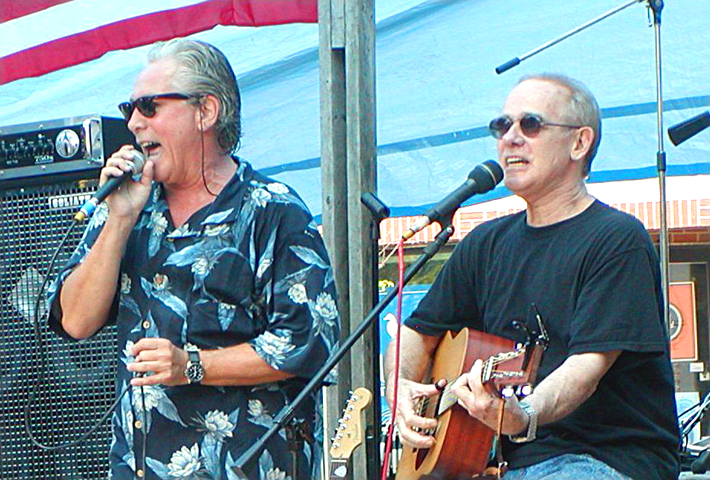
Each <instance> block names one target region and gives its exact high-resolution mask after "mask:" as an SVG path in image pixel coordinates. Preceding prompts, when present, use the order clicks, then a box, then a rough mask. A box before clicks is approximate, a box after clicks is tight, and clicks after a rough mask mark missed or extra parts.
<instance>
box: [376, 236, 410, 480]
mask: <svg viewBox="0 0 710 480" xmlns="http://www.w3.org/2000/svg"><path fill="white" fill-rule="evenodd" d="M397 264H398V267H399V281H398V283H397V336H396V337H395V355H394V394H393V395H392V397H393V398H392V414H391V416H390V428H389V431H388V432H387V445H386V446H385V455H384V459H383V460H382V474H381V476H380V478H381V480H386V479H387V466H388V465H389V458H390V452H391V451H392V436H393V433H394V423H395V418H396V415H397V394H398V392H397V390H398V387H399V351H400V343H399V342H400V338H401V333H400V332H401V331H402V328H401V327H402V292H403V291H404V239H401V240H400V241H399V245H398V248H397Z"/></svg>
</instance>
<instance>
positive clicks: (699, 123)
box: [668, 112, 710, 146]
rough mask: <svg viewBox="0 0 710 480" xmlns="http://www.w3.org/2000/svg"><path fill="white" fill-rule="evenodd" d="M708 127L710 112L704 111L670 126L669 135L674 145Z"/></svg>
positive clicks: (709, 124) (709, 125)
mask: <svg viewBox="0 0 710 480" xmlns="http://www.w3.org/2000/svg"><path fill="white" fill-rule="evenodd" d="M708 127H710V112H703V113H701V114H700V115H696V116H694V117H691V118H689V119H688V120H684V121H682V122H680V123H679V124H677V125H673V126H672V127H670V128H669V129H668V137H669V138H670V139H671V142H672V143H673V145H676V146H678V145H680V144H681V143H683V142H685V141H686V140H688V139H689V138H690V137H692V136H693V135H695V134H696V133H699V132H701V131H703V130H705V129H706V128H708Z"/></svg>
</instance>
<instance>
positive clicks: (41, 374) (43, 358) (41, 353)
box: [24, 219, 130, 452]
mask: <svg viewBox="0 0 710 480" xmlns="http://www.w3.org/2000/svg"><path fill="white" fill-rule="evenodd" d="M78 223H79V222H78V221H77V220H76V219H74V220H73V221H72V224H71V225H70V226H69V229H68V230H67V232H66V234H65V235H64V237H63V238H62V240H61V242H60V243H59V245H58V246H57V248H56V250H55V251H54V254H53V255H52V258H51V260H50V261H49V267H48V268H47V275H46V276H45V278H44V280H43V282H42V284H41V286H40V287H39V290H38V292H37V296H36V298H35V303H34V312H33V313H32V320H33V321H32V325H33V327H34V334H35V337H36V339H37V349H36V355H35V357H36V358H37V359H39V362H40V365H39V367H40V368H39V369H38V373H37V377H36V379H35V382H34V384H33V385H32V387H31V388H30V390H29V392H28V393H29V395H28V397H27V402H25V409H24V414H25V415H24V417H25V432H26V433H27V436H28V437H29V439H30V441H31V442H32V444H33V445H34V446H35V447H37V448H39V449H41V450H44V451H50V452H51V451H58V450H63V449H65V448H69V447H73V446H76V445H79V444H80V443H82V442H84V441H85V440H86V439H87V438H89V437H90V436H91V435H93V434H94V432H96V430H97V429H98V428H99V427H100V426H101V425H102V424H103V423H104V422H105V421H106V419H108V417H109V416H110V415H111V413H113V411H114V409H115V408H116V406H117V405H118V404H119V402H120V401H121V399H122V398H123V397H124V396H125V395H126V393H127V392H128V389H129V388H130V384H128V385H127V386H126V388H124V389H123V391H122V392H121V394H120V395H119V396H118V398H116V400H115V401H114V403H113V404H112V405H111V407H110V408H109V409H108V410H107V411H106V413H104V414H103V416H102V417H101V418H100V419H99V420H98V421H97V422H96V424H95V425H94V426H93V427H91V428H90V429H89V430H88V431H87V432H86V433H84V434H82V435H81V436H80V437H79V438H77V439H75V440H72V441H69V442H66V443H62V444H59V445H45V444H42V443H40V442H39V441H38V440H37V439H36V438H35V436H34V433H33V432H32V425H31V423H30V412H31V410H32V404H33V403H34V400H35V396H36V395H37V392H38V391H39V387H40V384H41V382H42V380H43V379H44V378H46V377H47V355H46V351H45V348H44V343H43V341H42V331H41V328H40V325H39V321H40V314H39V311H40V305H41V302H42V294H43V292H44V290H45V288H46V286H47V283H48V281H49V276H50V275H51V273H52V269H53V268H54V264H55V263H56V261H57V257H58V256H59V252H61V250H62V248H63V247H64V245H65V244H66V242H67V240H68V239H69V236H70V235H71V233H72V232H73V231H74V228H75V227H76V225H77V224H78ZM50 308H51V306H49V305H48V306H47V312H46V314H47V318H49V313H50Z"/></svg>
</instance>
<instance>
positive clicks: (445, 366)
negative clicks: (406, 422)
mask: <svg viewBox="0 0 710 480" xmlns="http://www.w3.org/2000/svg"><path fill="white" fill-rule="evenodd" d="M542 328H544V327H542ZM525 330H526V332H527V333H528V342H527V343H526V344H525V345H518V346H516V345H515V344H514V342H513V341H512V340H508V339H506V338H502V337H497V336H495V335H490V334H487V333H483V332H479V331H476V330H469V329H467V328H465V329H463V330H461V331H460V332H458V333H457V334H452V333H451V332H449V333H447V334H446V336H445V337H444V338H443V339H442V341H441V342H440V344H439V346H438V348H437V351H436V354H435V356H434V361H433V364H432V368H431V373H430V383H436V382H438V381H439V380H441V379H445V380H446V381H447V387H446V388H444V390H443V391H442V392H441V393H440V394H438V395H436V396H434V397H430V398H427V399H424V400H423V401H422V404H421V406H420V415H421V416H424V417H427V418H436V419H437V420H438V425H437V427H436V429H435V430H434V431H431V432H425V433H428V434H430V435H433V436H434V438H435V439H436V443H435V445H434V446H433V447H432V448H428V449H417V448H413V447H409V446H406V445H405V446H404V448H403V451H402V457H401V458H400V460H399V463H398V464H397V475H396V477H395V478H396V480H416V479H420V478H426V479H442V480H443V479H445V480H458V479H471V478H479V479H488V478H495V476H494V475H492V474H491V473H490V472H491V470H487V468H488V466H489V463H490V461H491V460H492V458H491V457H492V455H491V447H492V445H493V438H494V434H495V432H494V431H493V430H492V429H490V428H488V427H487V426H486V425H484V424H483V423H481V422H479V421H478V420H477V419H475V418H473V417H472V416H470V415H469V414H468V412H467V411H466V410H465V409H464V408H462V407H461V406H460V405H458V403H457V398H456V396H455V395H453V394H452V393H451V392H450V391H449V388H448V387H450V386H452V385H453V383H454V382H455V381H456V379H457V378H458V377H459V376H461V375H462V374H463V373H467V372H469V371H470V369H471V366H472V365H473V363H474V362H475V361H476V360H478V359H487V360H485V362H484V364H483V374H482V379H481V380H482V382H483V384H484V385H485V386H486V387H487V388H489V389H495V391H496V392H499V393H500V392H503V391H504V390H507V392H506V394H507V395H508V396H509V395H511V393H508V392H510V390H511V389H515V388H516V387H517V388H518V392H517V393H518V394H520V395H522V394H529V393H530V392H531V391H532V384H533V383H534V382H535V377H536V375H537V367H538V366H539V364H540V359H541V357H542V352H543V350H544V349H545V347H546V346H547V343H546V342H547V335H546V333H544V331H543V334H544V336H543V335H541V336H539V337H538V338H537V340H534V339H533V338H532V335H531V333H530V332H529V331H528V330H527V329H525ZM513 394H514V393H513Z"/></svg>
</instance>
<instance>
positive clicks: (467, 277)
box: [406, 201, 679, 480]
mask: <svg viewBox="0 0 710 480" xmlns="http://www.w3.org/2000/svg"><path fill="white" fill-rule="evenodd" d="M533 303H534V304H535V305H536V306H537V308H538V310H539V312H540V315H541V317H542V319H543V321H544V323H545V326H546V328H547V331H548V333H549V336H550V346H549V348H548V349H547V351H546V352H545V354H544V356H543V360H542V363H541V365H540V369H539V375H538V382H539V381H542V380H543V379H544V378H545V377H546V376H547V375H549V374H550V372H552V371H553V370H555V369H556V368H557V367H559V366H560V365H561V364H562V363H563V362H564V361H565V359H566V358H567V357H568V356H570V355H574V354H580V353H586V352H605V351H610V350H622V354H621V355H620V356H619V358H618V359H617V361H616V362H615V363H614V364H613V365H612V367H611V369H610V370H609V371H608V372H607V373H606V375H604V377H603V378H602V380H601V382H600V383H599V386H598V387H597V390H596V392H595V393H594V394H593V395H592V396H591V397H590V398H589V399H588V400H587V401H585V402H584V403H582V404H581V405H580V406H579V407H578V408H577V409H576V410H575V411H574V412H572V413H571V414H570V415H568V416H567V417H565V418H563V419H561V420H559V421H557V422H554V423H550V424H547V425H542V426H540V427H539V429H538V438H537V439H536V440H535V441H533V442H530V443H526V444H514V443H511V442H508V441H507V440H505V441H504V444H503V452H504V456H505V457H506V460H508V461H509V463H510V468H518V467H523V466H528V465H532V464H535V463H538V462H541V461H543V460H546V459H548V458H551V457H554V456H557V455H561V454H564V453H587V454H590V455H592V456H594V457H595V458H597V459H599V460H601V461H603V462H605V463H607V464H608V465H610V466H612V467H613V468H615V469H617V470H618V471H620V472H622V473H624V474H626V475H628V476H630V477H632V478H635V479H643V480H648V479H664V480H665V479H677V478H678V469H679V466H678V454H677V448H678V438H679V433H678V424H677V419H676V410H675V394H674V384H673V372H672V368H671V364H670V359H669V351H668V338H667V334H666V329H665V326H664V325H663V321H662V318H663V315H662V311H663V310H662V309H663V302H662V292H661V287H660V273H659V267H658V260H657V256H656V253H655V250H654V249H653V245H652V243H651V241H650V238H649V236H648V234H647V232H646V230H645V229H644V227H643V225H642V224H641V223H640V222H639V221H637V220H636V219H635V218H633V217H631V216H630V215H627V214H625V213H622V212H619V211H617V210H615V209H613V208H611V207H609V206H607V205H605V204H603V203H601V202H599V201H596V202H594V203H593V204H592V205H591V206H590V207H589V208H587V209H586V210H585V211H584V212H582V213H581V214H579V215H577V216H575V217H573V218H570V219H567V220H565V221H563V222H560V223H557V224H554V225H550V226H546V227H542V228H534V227H530V226H529V225H527V223H526V213H525V212H521V213H519V214H515V215H510V216H507V217H503V218H499V219H496V220H493V221H490V222H487V223H485V224H482V225H480V226H479V227H477V228H476V229H475V230H473V231H472V232H471V233H470V234H469V235H468V236H467V237H466V238H465V239H464V240H463V241H461V243H460V244H459V245H458V246H457V247H456V249H455V250H454V252H453V254H452V256H451V258H450V259H449V261H448V262H447V263H446V265H445V266H444V268H443V269H442V271H441V272H440V274H439V276H438V277H437V279H436V281H435V282H434V284H433V285H432V287H431V289H430V291H429V292H428V293H427V295H426V296H425V297H424V298H423V299H422V301H421V302H420V304H419V306H418V307H417V309H416V310H415V311H414V313H413V314H412V316H411V317H410V318H409V319H407V321H406V325H407V326H409V327H411V328H414V329H415V330H417V331H418V332H420V333H422V334H425V335H439V334H442V333H444V332H445V331H446V330H453V331H458V330H460V329H461V328H463V327H470V328H474V329H477V330H482V331H485V332H488V333H492V334H494V335H499V336H503V337H508V338H511V339H514V340H518V341H520V340H522V339H523V338H521V333H520V332H519V331H517V330H515V329H513V328H512V326H511V321H512V320H522V321H524V322H525V323H526V324H527V325H529V326H530V327H535V326H536V322H535V321H534V315H533V311H532V309H531V304H533ZM569 388H575V385H573V384H572V385H569Z"/></svg>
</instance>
